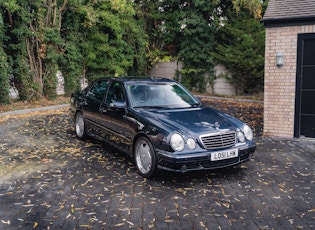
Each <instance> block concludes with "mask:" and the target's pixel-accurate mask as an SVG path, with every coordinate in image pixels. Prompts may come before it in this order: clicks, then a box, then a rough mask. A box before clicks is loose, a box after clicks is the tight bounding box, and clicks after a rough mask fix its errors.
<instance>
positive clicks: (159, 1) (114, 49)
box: [0, 0, 261, 103]
mask: <svg viewBox="0 0 315 230" xmlns="http://www.w3.org/2000/svg"><path fill="white" fill-rule="evenodd" d="M232 7H233V12H234V14H235V15H238V17H243V16H244V15H243V14H242V11H243V10H244V9H245V10H246V12H251V13H252V14H253V15H254V16H256V17H259V15H261V4H260V1H259V0H214V1H205V0H195V1H192V0H188V1H185V0H167V1H166V0H134V1H128V0H107V1H104V0H94V1H86V0H38V1H30V0H19V1H17V0H0V12H1V14H0V16H1V20H2V21H3V23H2V25H1V26H2V27H1V36H0V53H1V66H0V68H1V77H0V82H1V87H2V88H1V89H2V90H1V101H4V102H5V101H7V100H8V99H6V98H7V95H8V85H7V84H8V82H9V81H8V78H9V76H13V77H14V82H15V86H16V87H17V89H18V91H19V96H20V99H22V100H32V99H39V98H41V97H47V98H55V97H56V82H57V79H56V73H57V72H58V71H61V72H62V74H63V77H64V79H65V92H66V94H67V95H69V94H70V93H71V92H72V91H73V90H77V89H79V88H80V80H81V79H82V78H84V79H88V80H89V81H91V80H93V79H95V78H98V77H100V76H104V75H112V76H121V75H146V74H147V70H148V69H149V68H150V66H151V65H152V64H153V63H155V62H157V61H160V60H168V61H169V60H175V61H183V63H184V67H183V70H182V71H181V72H180V73H179V75H180V79H181V80H182V82H183V83H184V85H186V86H187V87H188V88H189V89H199V90H200V91H202V90H204V89H205V85H206V84H205V83H206V81H208V80H209V81H210V82H213V76H212V74H211V73H212V71H213V65H214V59H213V55H212V54H213V53H214V47H215V45H216V38H217V37H216V34H217V32H218V31H220V32H221V30H219V28H220V25H221V22H222V18H224V17H226V15H227V14H226V12H229V11H227V10H230V9H232ZM236 13H238V14H236ZM226 19H227V20H230V19H233V17H226ZM247 19H248V18H247ZM226 28H227V27H226ZM1 47H2V49H3V50H2V49H1ZM206 73H207V74H208V75H207V74H206ZM209 73H210V75H211V77H210V78H209V79H205V76H210V75H209ZM1 103H2V102H1Z"/></svg>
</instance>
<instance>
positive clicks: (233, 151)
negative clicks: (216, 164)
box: [211, 149, 238, 161]
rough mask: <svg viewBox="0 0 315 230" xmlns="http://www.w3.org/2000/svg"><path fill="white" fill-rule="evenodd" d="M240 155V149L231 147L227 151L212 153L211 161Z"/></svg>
mask: <svg viewBox="0 0 315 230" xmlns="http://www.w3.org/2000/svg"><path fill="white" fill-rule="evenodd" d="M234 157H238V149H230V150H226V151H220V152H214V153H211V161H219V160H225V159H230V158H234Z"/></svg>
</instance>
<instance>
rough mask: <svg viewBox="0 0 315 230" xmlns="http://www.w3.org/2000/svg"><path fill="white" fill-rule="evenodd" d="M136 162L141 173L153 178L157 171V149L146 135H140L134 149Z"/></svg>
mask: <svg viewBox="0 0 315 230" xmlns="http://www.w3.org/2000/svg"><path fill="white" fill-rule="evenodd" d="M134 157H135V164H136V167H137V169H138V171H139V174H140V175H141V176H143V177H145V178H151V177H153V176H154V174H155V173H156V171H157V166H156V157H155V151H154V148H153V146H152V144H151V142H150V141H149V140H148V139H147V138H146V137H140V138H139V139H138V140H137V142H136V145H135V149H134Z"/></svg>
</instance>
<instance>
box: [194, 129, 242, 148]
mask: <svg viewBox="0 0 315 230" xmlns="http://www.w3.org/2000/svg"><path fill="white" fill-rule="evenodd" d="M200 140H201V143H202V144H203V146H204V148H205V149H221V148H228V147H232V146H234V145H235V144H236V133H235V132H234V131H229V132H224V133H213V134H206V135H201V136H200Z"/></svg>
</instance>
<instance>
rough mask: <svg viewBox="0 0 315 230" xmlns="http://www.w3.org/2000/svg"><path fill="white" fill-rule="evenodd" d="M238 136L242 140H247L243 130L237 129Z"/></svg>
mask: <svg viewBox="0 0 315 230" xmlns="http://www.w3.org/2000/svg"><path fill="white" fill-rule="evenodd" d="M237 138H238V140H239V141H240V142H245V136H244V134H243V132H242V131H241V130H238V131H237Z"/></svg>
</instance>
